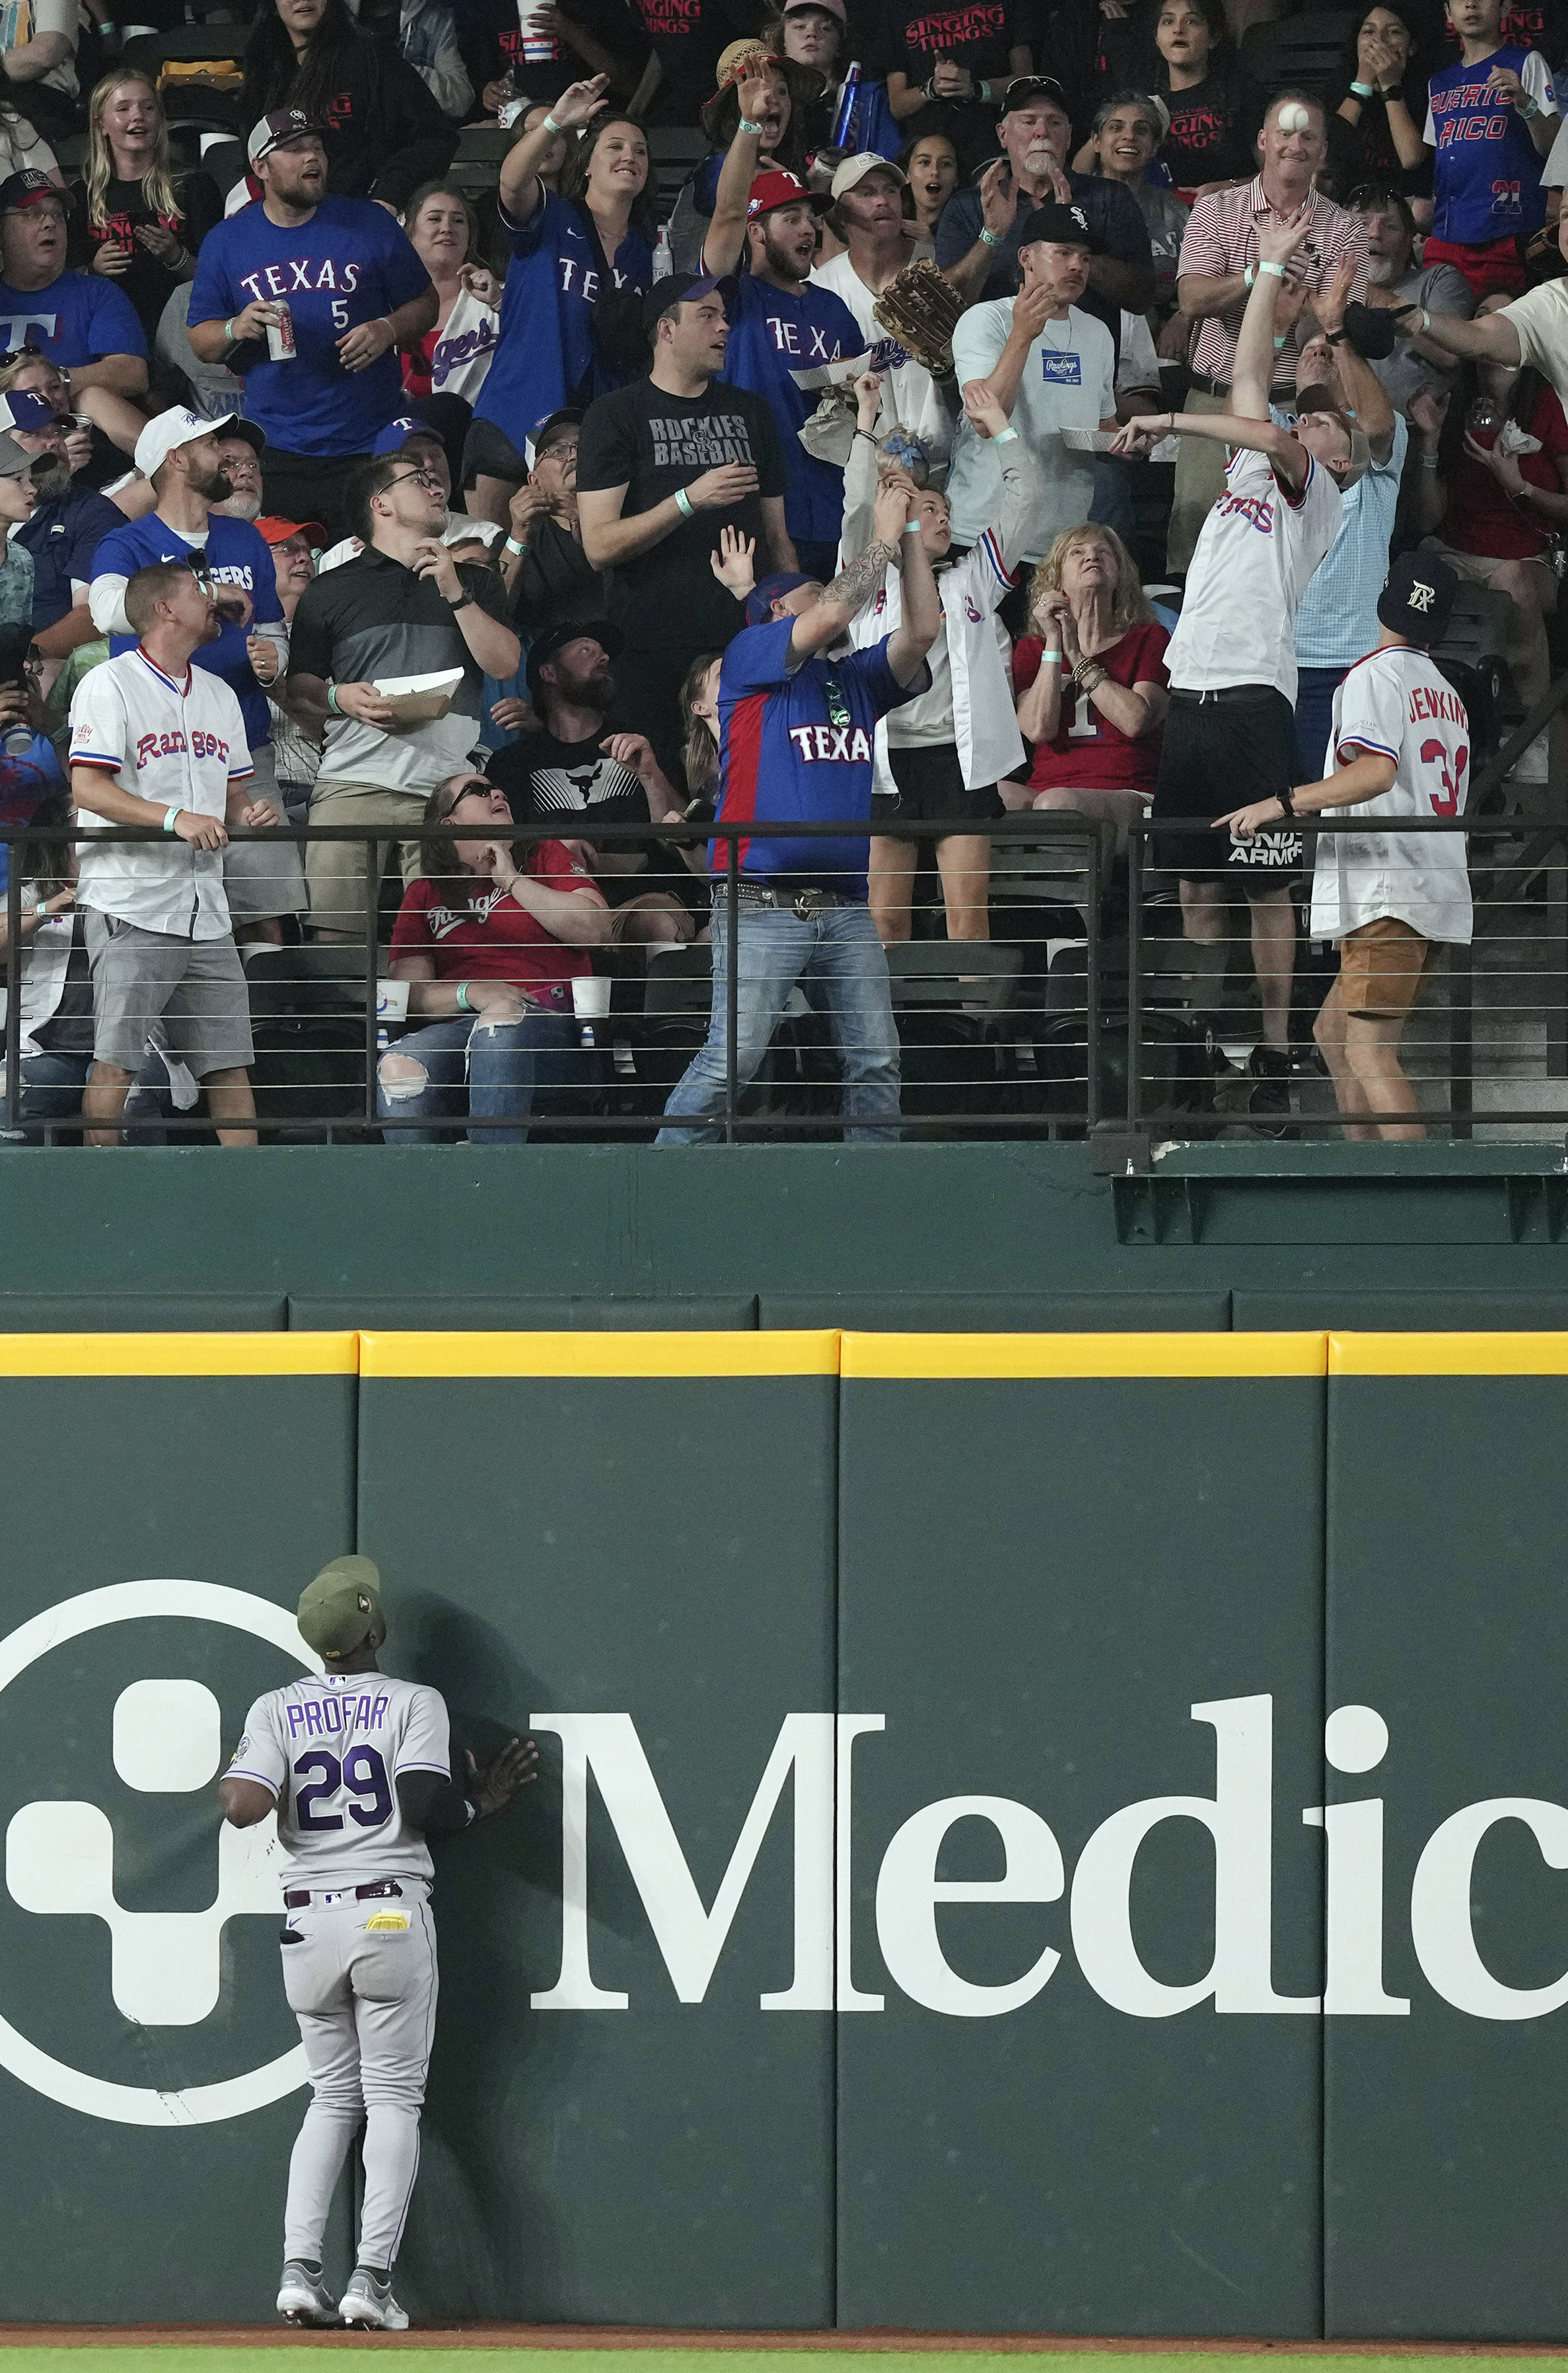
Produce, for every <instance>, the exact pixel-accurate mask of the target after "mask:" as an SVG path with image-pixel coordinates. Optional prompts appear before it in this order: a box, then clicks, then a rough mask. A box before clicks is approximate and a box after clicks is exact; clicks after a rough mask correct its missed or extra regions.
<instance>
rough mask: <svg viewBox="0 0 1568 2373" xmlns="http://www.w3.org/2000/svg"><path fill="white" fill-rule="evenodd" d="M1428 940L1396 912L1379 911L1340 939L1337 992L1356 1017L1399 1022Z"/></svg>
mask: <svg viewBox="0 0 1568 2373" xmlns="http://www.w3.org/2000/svg"><path fill="white" fill-rule="evenodd" d="M1431 947H1432V941H1430V940H1423V939H1422V935H1421V933H1420V932H1419V931H1413V930H1412V929H1410V925H1409V923H1401V922H1400V920H1399V918H1398V916H1397V915H1379V916H1378V918H1377V919H1376V920H1375V922H1371V923H1363V924H1362V925H1361V927H1360V928H1359V929H1357V930H1353V931H1347V932H1346V934H1345V936H1344V938H1343V939H1342V940H1341V941H1340V999H1341V1001H1342V1003H1343V1005H1344V1008H1345V1011H1346V1012H1347V1013H1348V1014H1350V1015H1351V1017H1352V1020H1354V1021H1357V1022H1403V1021H1404V1020H1405V1019H1406V1017H1407V1016H1408V1015H1409V1013H1410V1008H1411V1006H1412V1005H1413V1004H1414V1003H1415V1001H1416V991H1417V989H1418V988H1420V987H1421V976H1422V965H1423V964H1425V962H1426V959H1427V955H1428V953H1429V952H1430V950H1431Z"/></svg>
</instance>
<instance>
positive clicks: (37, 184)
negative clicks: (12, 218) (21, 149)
mask: <svg viewBox="0 0 1568 2373" xmlns="http://www.w3.org/2000/svg"><path fill="white" fill-rule="evenodd" d="M45 198H53V200H54V203H55V205H57V206H58V207H59V208H60V210H61V212H62V213H64V207H65V193H64V190H61V189H57V188H56V187H55V185H54V183H53V181H51V180H50V178H49V176H48V174H47V173H41V172H40V171H39V170H38V169H37V168H36V166H30V165H29V166H24V167H23V169H22V170H21V171H20V172H19V173H7V174H6V179H5V180H4V181H0V215H19V214H25V213H26V211H27V209H28V207H29V206H36V205H42V203H43V201H44V199H45Z"/></svg>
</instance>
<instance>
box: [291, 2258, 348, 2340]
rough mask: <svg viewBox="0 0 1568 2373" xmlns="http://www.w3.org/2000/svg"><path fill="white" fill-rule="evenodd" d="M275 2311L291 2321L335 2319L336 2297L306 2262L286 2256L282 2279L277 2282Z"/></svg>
mask: <svg viewBox="0 0 1568 2373" xmlns="http://www.w3.org/2000/svg"><path fill="white" fill-rule="evenodd" d="M277 2311H278V2313H279V2315H281V2316H285V2317H287V2320H288V2321H289V2322H290V2323H306V2324H321V2323H335V2322H336V2321H337V2301H336V2299H334V2298H333V2295H332V2293H331V2291H329V2290H328V2288H327V2286H326V2285H325V2283H324V2282H323V2281H322V2278H321V2276H320V2274H312V2273H311V2272H310V2268H309V2266H306V2265H303V2264H301V2262H300V2261H299V2260H298V2258H290V2259H288V2260H287V2262H286V2264H285V2266H284V2269H283V2280H282V2282H281V2283H280V2284H279V2285H278V2291H277Z"/></svg>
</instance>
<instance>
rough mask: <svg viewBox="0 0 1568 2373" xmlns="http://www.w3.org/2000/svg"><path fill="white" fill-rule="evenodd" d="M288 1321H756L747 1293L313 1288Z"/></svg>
mask: <svg viewBox="0 0 1568 2373" xmlns="http://www.w3.org/2000/svg"><path fill="white" fill-rule="evenodd" d="M288 1324H289V1326H290V1327H294V1328H296V1329H298V1328H299V1327H324V1328H327V1329H329V1330H330V1329H333V1328H336V1327H385V1328H388V1329H397V1330H403V1329H408V1328H412V1329H414V1330H415V1331H417V1330H420V1329H433V1330H436V1331H448V1330H450V1331H451V1332H454V1333H462V1334H537V1333H555V1334H599V1333H606V1332H608V1333H623V1334H625V1333H634V1332H635V1333H643V1332H659V1331H661V1330H667V1331H670V1332H677V1331H678V1332H682V1333H685V1332H689V1331H693V1330H698V1331H700V1330H704V1329H708V1330H712V1331H715V1332H718V1333H726V1334H727V1333H731V1332H732V1331H733V1330H735V1329H736V1328H747V1327H755V1325H756V1297H755V1294H750V1293H727V1294H682V1295H680V1296H679V1297H678V1298H676V1297H674V1296H671V1297H669V1298H668V1299H666V1298H664V1297H662V1296H660V1295H655V1294H647V1295H644V1294H624V1295H623V1294H594V1295H588V1294H516V1295H509V1296H504V1297H501V1298H499V1299H497V1296H496V1295H494V1294H491V1293H477V1292H476V1293H474V1294H456V1293H454V1294H439V1293H430V1294H418V1293H405V1294H364V1293H358V1294H317V1293H295V1294H290V1296H289V1298H288Z"/></svg>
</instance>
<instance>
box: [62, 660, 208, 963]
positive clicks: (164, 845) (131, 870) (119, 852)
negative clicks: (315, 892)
mask: <svg viewBox="0 0 1568 2373" xmlns="http://www.w3.org/2000/svg"><path fill="white" fill-rule="evenodd" d="M70 763H71V765H72V766H91V767H94V768H97V769H99V771H101V772H102V773H104V774H108V775H113V776H114V777H116V778H117V779H118V781H119V784H120V787H121V789H122V790H126V791H134V792H135V796H136V797H137V799H140V800H151V801H153V803H154V804H155V806H158V807H160V808H165V809H167V808H189V809H190V810H191V811H192V812H193V814H196V815H207V816H217V817H218V818H220V819H221V818H222V817H223V815H224V813H225V812H226V811H227V808H228V794H229V790H230V789H231V788H232V786H233V785H235V784H236V783H242V782H245V781H248V780H249V778H250V777H251V775H252V772H253V771H254V770H253V768H252V765H251V753H250V751H249V749H248V748H247V747H246V742H245V726H244V720H243V719H242V718H241V717H240V704H239V702H238V701H237V700H236V699H235V697H234V695H233V694H232V693H231V692H230V691H229V689H228V685H227V684H222V683H220V682H219V680H218V678H217V677H216V676H215V675H209V674H208V673H207V672H206V671H205V669H203V668H193V667H188V668H187V669H186V671H185V678H184V682H183V683H182V684H181V682H179V681H178V680H177V679H176V678H175V677H173V676H170V675H165V673H164V672H163V670H162V669H161V668H160V667H158V666H156V665H155V664H154V662H153V661H152V660H149V659H148V657H147V655H146V651H144V650H142V649H139V648H138V649H135V650H134V651H126V652H125V653H124V654H123V657H122V658H120V659H117V660H104V661H103V663H102V665H101V666H99V667H95V668H89V669H88V672H87V674H86V675H85V676H83V678H82V680H81V682H80V684H78V685H77V686H76V691H75V693H74V694H73V695H72V698H71V757H70ZM108 829H109V827H108V825H106V824H104V823H103V821H102V819H101V818H100V817H99V816H95V815H89V814H88V812H86V810H82V811H80V812H78V814H77V818H76V830H77V831H78V832H79V833H80V834H81V835H82V838H81V840H80V842H79V843H78V845H77V864H78V867H79V873H78V879H77V885H76V897H77V902H78V904H79V905H81V906H96V907H97V908H98V909H99V913H100V914H105V915H118V916H119V917H120V918H121V920H122V921H123V922H127V923H136V924H139V925H140V927H141V929H143V930H146V931H167V932H170V933H173V934H175V935H177V936H178V937H179V938H181V939H185V940H217V939H222V938H223V937H224V936H225V934H226V933H227V932H228V928H229V925H228V899H227V898H226V897H225V895H224V891H223V851H222V849H221V848H192V846H191V844H190V842H189V841H186V840H181V838H180V836H179V835H178V834H177V833H170V835H169V836H167V838H165V839H163V840H152V841H147V840H140V841H120V842H111V843H110V844H109V845H108V846H107V847H102V848H95V847H94V845H93V839H92V837H91V836H93V835H95V834H97V833H99V832H103V831H107V830H108Z"/></svg>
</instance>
